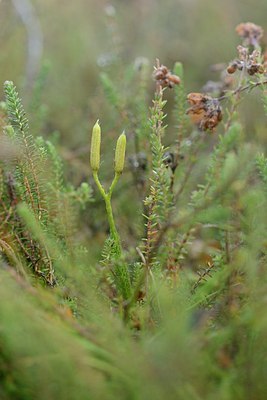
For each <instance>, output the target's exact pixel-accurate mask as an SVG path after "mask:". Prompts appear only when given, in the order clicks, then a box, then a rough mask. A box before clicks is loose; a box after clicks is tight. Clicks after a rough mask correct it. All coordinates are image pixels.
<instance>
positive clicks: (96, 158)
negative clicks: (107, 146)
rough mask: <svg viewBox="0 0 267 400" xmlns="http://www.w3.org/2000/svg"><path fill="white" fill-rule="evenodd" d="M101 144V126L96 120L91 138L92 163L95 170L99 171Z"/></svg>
mask: <svg viewBox="0 0 267 400" xmlns="http://www.w3.org/2000/svg"><path fill="white" fill-rule="evenodd" d="M100 145H101V128H100V125H99V123H98V120H97V121H96V123H95V125H94V127H93V131H92V138H91V152H90V165H91V168H92V170H93V171H96V172H97V171H98V170H99V168H100Z"/></svg>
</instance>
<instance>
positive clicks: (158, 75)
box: [153, 60, 181, 89]
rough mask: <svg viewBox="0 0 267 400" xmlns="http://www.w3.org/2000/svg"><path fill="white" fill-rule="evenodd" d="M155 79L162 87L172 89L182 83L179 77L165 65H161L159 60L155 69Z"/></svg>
mask: <svg viewBox="0 0 267 400" xmlns="http://www.w3.org/2000/svg"><path fill="white" fill-rule="evenodd" d="M153 78H154V79H155V81H156V82H157V83H158V84H159V85H160V86H161V87H168V88H170V89H172V88H173V87H174V86H175V85H179V83H180V82H181V80H180V78H179V76H177V75H174V74H172V73H171V72H170V70H169V69H168V68H167V67H165V65H160V63H159V60H157V65H156V67H154V73H153Z"/></svg>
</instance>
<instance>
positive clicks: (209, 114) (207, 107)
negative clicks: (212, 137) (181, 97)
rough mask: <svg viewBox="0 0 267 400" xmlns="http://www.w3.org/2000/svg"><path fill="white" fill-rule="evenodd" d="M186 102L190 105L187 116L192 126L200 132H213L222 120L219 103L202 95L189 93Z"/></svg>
mask: <svg viewBox="0 0 267 400" xmlns="http://www.w3.org/2000/svg"><path fill="white" fill-rule="evenodd" d="M187 100H188V102H189V104H190V105H191V107H190V108H189V109H188V110H187V114H188V115H189V116H190V118H191V121H192V122H193V124H195V125H197V126H198V128H199V129H201V130H204V131H206V130H210V131H214V129H215V128H216V126H217V125H218V124H219V122H220V121H221V120H222V109H221V106H220V103H219V101H218V100H217V99H215V98H213V97H210V96H207V95H204V94H203V93H189V95H188V96H187Z"/></svg>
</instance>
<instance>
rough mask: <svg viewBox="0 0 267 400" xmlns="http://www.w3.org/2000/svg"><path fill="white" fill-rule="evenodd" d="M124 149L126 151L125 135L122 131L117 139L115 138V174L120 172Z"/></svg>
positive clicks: (122, 164) (123, 159)
mask: <svg viewBox="0 0 267 400" xmlns="http://www.w3.org/2000/svg"><path fill="white" fill-rule="evenodd" d="M125 151H126V135H125V133H124V132H123V133H122V134H121V135H120V137H119V139H118V140H117V145H116V150H115V165H114V170H115V172H116V173H117V174H121V173H122V171H123V168H124V161H125Z"/></svg>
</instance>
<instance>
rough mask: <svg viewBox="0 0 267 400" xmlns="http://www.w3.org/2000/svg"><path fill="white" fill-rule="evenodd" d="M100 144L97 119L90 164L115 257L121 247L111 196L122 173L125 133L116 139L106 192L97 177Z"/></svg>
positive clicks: (93, 133) (117, 255)
mask: <svg viewBox="0 0 267 400" xmlns="http://www.w3.org/2000/svg"><path fill="white" fill-rule="evenodd" d="M100 145H101V128H100V125H99V123H98V121H97V122H96V123H95V125H94V127H93V131H92V138H91V153H90V154H91V156H90V165H91V168H92V171H93V177H94V180H95V183H96V185H97V187H98V189H99V192H100V194H101V196H102V197H103V199H104V201H105V205H106V212H107V218H108V222H109V228H110V237H111V239H112V241H113V245H114V255H115V256H116V257H118V258H119V257H120V256H121V252H122V248H121V240H120V236H119V234H118V231H117V228H116V225H115V222H114V217H113V211H112V206H111V197H112V193H113V190H114V188H115V186H116V184H117V182H118V180H119V177H120V175H121V174H122V171H123V168H124V160H125V151H126V135H125V133H122V134H121V135H120V137H119V138H118V140H117V145H116V150H115V160H114V171H115V175H114V179H113V181H112V183H111V185H110V187H109V189H108V191H107V192H106V191H105V189H104V188H103V186H102V185H101V182H100V180H99V178H98V171H99V168H100Z"/></svg>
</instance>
